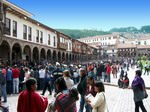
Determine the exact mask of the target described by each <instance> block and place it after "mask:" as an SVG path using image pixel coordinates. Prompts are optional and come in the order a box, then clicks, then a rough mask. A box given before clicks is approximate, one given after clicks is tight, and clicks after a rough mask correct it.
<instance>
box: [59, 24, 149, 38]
mask: <svg viewBox="0 0 150 112" xmlns="http://www.w3.org/2000/svg"><path fill="white" fill-rule="evenodd" d="M56 30H58V31H59V32H61V33H64V34H66V35H68V36H70V37H72V38H75V39H79V38H84V37H92V36H97V35H106V34H111V33H112V32H120V33H121V32H124V33H135V34H138V33H145V34H146V33H150V25H145V26H141V28H139V29H138V28H136V27H132V26H131V27H121V28H112V29H111V30H110V31H100V30H87V29H84V30H80V29H56Z"/></svg>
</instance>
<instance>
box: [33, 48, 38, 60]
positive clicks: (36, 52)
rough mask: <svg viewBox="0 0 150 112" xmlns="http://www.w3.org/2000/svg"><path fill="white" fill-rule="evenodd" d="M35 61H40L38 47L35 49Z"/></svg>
mask: <svg viewBox="0 0 150 112" xmlns="http://www.w3.org/2000/svg"><path fill="white" fill-rule="evenodd" d="M33 61H34V62H36V63H38V62H39V49H38V48H37V47H34V49H33Z"/></svg>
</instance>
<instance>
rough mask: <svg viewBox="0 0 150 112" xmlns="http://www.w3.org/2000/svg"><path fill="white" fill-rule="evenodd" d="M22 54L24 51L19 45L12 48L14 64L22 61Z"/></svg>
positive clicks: (16, 44)
mask: <svg viewBox="0 0 150 112" xmlns="http://www.w3.org/2000/svg"><path fill="white" fill-rule="evenodd" d="M21 54H22V50H21V46H20V44H19V43H15V44H14V45H13V47H12V61H13V62H14V63H16V62H18V61H19V60H20V59H22V57H21Z"/></svg>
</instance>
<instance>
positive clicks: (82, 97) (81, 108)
mask: <svg viewBox="0 0 150 112" xmlns="http://www.w3.org/2000/svg"><path fill="white" fill-rule="evenodd" d="M84 104H85V98H84V96H83V95H81V100H80V108H79V112H83V110H84Z"/></svg>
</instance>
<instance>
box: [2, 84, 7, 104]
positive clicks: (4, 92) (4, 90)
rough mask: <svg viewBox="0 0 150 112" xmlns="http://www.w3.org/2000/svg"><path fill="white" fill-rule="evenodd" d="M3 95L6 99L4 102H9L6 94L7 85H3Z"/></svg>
mask: <svg viewBox="0 0 150 112" xmlns="http://www.w3.org/2000/svg"><path fill="white" fill-rule="evenodd" d="M1 89H2V95H3V97H4V101H5V102H7V93H6V85H2V88H1Z"/></svg>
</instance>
